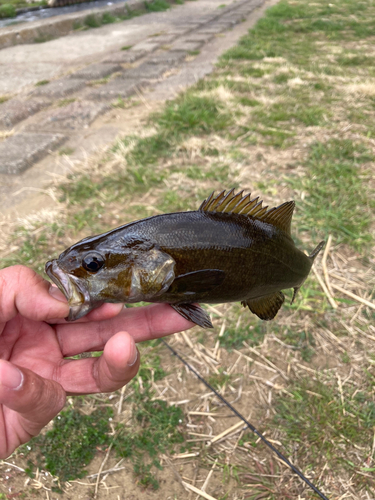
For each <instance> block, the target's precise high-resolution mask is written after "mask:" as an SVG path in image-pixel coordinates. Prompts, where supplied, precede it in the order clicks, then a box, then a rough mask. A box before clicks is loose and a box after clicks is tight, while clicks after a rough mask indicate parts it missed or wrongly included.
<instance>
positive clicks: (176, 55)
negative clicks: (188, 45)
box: [139, 49, 186, 67]
mask: <svg viewBox="0 0 375 500" xmlns="http://www.w3.org/2000/svg"><path fill="white" fill-rule="evenodd" d="M183 50H184V49H181V50H173V51H172V50H167V51H165V52H160V53H159V54H155V55H153V56H152V57H150V58H149V59H148V60H147V62H146V63H145V64H147V63H151V64H156V65H163V64H166V65H168V66H174V65H176V64H178V63H179V62H181V61H183V60H184V59H185V57H186V51H183ZM141 66H142V65H141ZM141 66H139V67H141Z"/></svg>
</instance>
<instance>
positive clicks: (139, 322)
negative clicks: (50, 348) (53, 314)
mask: <svg viewBox="0 0 375 500" xmlns="http://www.w3.org/2000/svg"><path fill="white" fill-rule="evenodd" d="M193 326H195V325H194V323H191V322H190V321H187V320H186V319H184V318H183V317H182V316H181V315H180V314H178V312H176V311H175V310H174V309H172V307H171V306H170V305H168V304H152V305H149V306H144V307H132V308H129V309H125V310H124V311H122V312H121V313H120V314H119V315H117V316H116V317H114V318H111V319H107V320H104V321H97V322H90V323H76V324H74V323H69V324H66V325H56V326H55V329H56V333H57V339H58V342H59V344H60V348H61V352H62V353H63V355H64V356H74V355H76V354H79V353H81V352H87V351H101V350H102V349H103V348H104V346H105V344H106V342H107V341H108V339H110V338H111V337H112V336H113V335H114V334H115V333H117V332H119V331H126V332H128V333H129V334H130V335H131V336H132V337H133V338H134V340H135V341H136V342H143V341H145V340H153V339H157V338H160V337H164V336H166V335H171V334H172V333H176V332H181V331H183V330H187V329H189V328H192V327H193Z"/></svg>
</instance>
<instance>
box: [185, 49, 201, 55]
mask: <svg viewBox="0 0 375 500" xmlns="http://www.w3.org/2000/svg"><path fill="white" fill-rule="evenodd" d="M200 53H201V51H200V50H189V51H188V55H189V56H198V55H199V54H200Z"/></svg>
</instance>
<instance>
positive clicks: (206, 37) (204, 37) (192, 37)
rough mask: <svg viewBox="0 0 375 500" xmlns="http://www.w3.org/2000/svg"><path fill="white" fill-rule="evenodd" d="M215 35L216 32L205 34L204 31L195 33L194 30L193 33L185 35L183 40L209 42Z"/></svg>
mask: <svg viewBox="0 0 375 500" xmlns="http://www.w3.org/2000/svg"><path fill="white" fill-rule="evenodd" d="M214 36H215V34H214V33H205V34H203V33H195V32H194V31H193V33H190V34H188V35H185V36H184V37H183V38H182V39H181V42H182V41H184V42H202V43H207V42H209V41H210V40H212V39H213V37H214Z"/></svg>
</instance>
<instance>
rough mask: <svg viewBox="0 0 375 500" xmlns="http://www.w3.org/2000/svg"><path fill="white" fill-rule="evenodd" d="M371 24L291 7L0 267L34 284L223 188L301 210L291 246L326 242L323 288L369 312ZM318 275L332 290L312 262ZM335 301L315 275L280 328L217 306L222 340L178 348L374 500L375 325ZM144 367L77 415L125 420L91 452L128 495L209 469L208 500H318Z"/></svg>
mask: <svg viewBox="0 0 375 500" xmlns="http://www.w3.org/2000/svg"><path fill="white" fill-rule="evenodd" d="M374 19H375V10H374V6H373V5H372V3H371V2H370V1H367V0H366V1H363V2H361V3H358V2H354V0H343V1H342V2H338V3H335V4H329V5H328V4H327V3H326V2H323V0H317V1H316V2H308V1H307V0H296V1H293V2H291V1H290V2H288V1H286V0H281V1H280V2H279V3H278V4H277V5H275V6H274V7H272V8H271V9H269V10H268V11H267V12H266V14H265V16H264V17H263V18H262V19H261V20H260V21H259V22H258V23H257V25H256V26H255V27H254V29H252V30H251V31H249V32H248V34H247V35H245V36H244V37H243V38H242V39H241V40H240V42H239V43H238V44H237V46H235V47H233V48H232V49H230V50H229V51H227V52H226V53H225V54H224V55H223V56H222V57H221V58H220V60H219V63H218V65H217V67H216V69H215V71H214V72H213V73H212V74H211V75H209V76H207V77H206V78H205V79H204V80H203V81H200V82H198V83H197V84H196V85H195V86H194V87H192V88H191V89H189V90H187V91H185V92H184V93H182V94H181V95H180V96H179V97H177V98H176V99H173V100H171V101H168V102H167V103H166V104H165V105H164V106H163V107H162V108H161V110H159V111H158V112H156V113H152V114H151V115H150V117H149V119H148V121H147V122H142V123H141V124H140V126H139V128H135V129H134V132H133V133H132V135H129V136H127V137H123V138H122V139H120V140H119V141H118V142H117V143H116V144H115V145H114V146H113V147H112V148H111V149H110V150H109V151H107V152H106V153H105V155H103V157H101V158H100V160H99V161H95V162H94V161H92V162H91V163H90V164H89V165H88V166H86V167H84V166H82V169H77V170H76V171H75V172H74V173H73V174H71V175H70V177H69V178H68V179H67V180H66V182H64V183H62V184H60V185H59V186H58V187H56V188H55V194H56V197H57V198H59V203H58V206H59V207H62V210H61V211H59V212H58V216H56V217H55V219H54V220H52V221H51V220H49V219H48V220H37V221H36V222H35V221H31V222H30V220H29V219H27V220H26V222H25V221H24V223H23V227H22V228H19V229H18V232H17V233H16V234H14V235H13V237H12V239H11V240H10V242H9V243H7V248H8V247H9V248H11V247H12V246H13V245H14V246H18V250H16V251H15V252H13V253H11V254H9V255H8V256H7V257H6V259H3V265H5V264H11V263H16V262H17V263H19V262H23V263H26V264H28V265H30V266H33V267H34V268H35V269H37V270H39V271H41V270H42V269H43V264H44V262H45V261H46V260H47V258H50V256H51V255H52V256H53V255H57V254H58V253H59V252H60V251H62V250H63V249H64V248H65V247H67V246H69V245H71V244H72V243H74V242H75V241H77V240H78V239H80V238H82V237H84V236H87V235H90V234H97V233H100V232H102V231H105V230H108V229H109V228H111V227H115V226H118V225H119V224H122V223H126V222H128V221H131V220H135V219H138V218H142V217H146V216H149V215H154V214H157V213H160V212H162V213H164V212H171V211H175V210H191V209H196V208H197V207H198V206H199V205H200V203H201V201H202V200H203V199H205V198H206V197H207V195H208V194H209V193H210V191H212V190H213V189H215V190H216V191H217V190H221V189H225V188H226V189H227V188H230V187H236V188H240V189H245V190H246V191H252V192H253V193H254V195H255V196H258V195H260V196H261V197H263V198H264V200H265V203H266V204H268V205H269V206H275V205H278V204H279V203H281V202H284V201H286V200H288V199H294V200H295V201H296V210H295V215H294V217H293V224H292V234H293V238H294V239H295V241H296V242H297V246H298V248H301V250H306V251H308V252H310V251H311V250H312V249H313V248H314V247H315V245H316V243H317V242H318V241H320V240H322V239H326V238H327V236H328V235H331V236H332V238H333V243H332V246H331V249H330V252H329V254H328V257H327V269H328V276H329V280H330V281H329V283H331V285H339V286H341V287H344V288H345V289H347V290H349V291H352V292H353V293H355V294H356V295H361V296H362V297H364V298H366V299H367V300H369V301H372V302H373V301H374V295H373V269H372V262H373V255H372V245H373V241H374V239H373V234H374V231H373V228H374V216H373V214H374V208H375V206H374V199H375V196H374V184H373V175H372V170H373V162H374V144H373V139H374V133H375V129H374V125H373V123H374V112H375V104H374V102H375V101H374V95H373V90H372V89H373V85H374V78H375V74H374V72H373V66H372V65H373V61H372V57H373V56H372V53H371V50H370V47H371V46H372V36H373V35H372V31H371V27H372V26H373V23H374ZM130 105H134V106H140V107H142V106H143V104H142V103H141V102H136V103H129V106H130ZM117 106H118V107H120V108H121V107H124V108H125V107H128V103H127V102H126V101H119V102H118V103H117ZM124 207H125V208H124ZM316 269H317V272H318V274H319V275H320V276H321V277H322V279H325V278H324V273H323V269H322V267H321V264H320V259H317V268H316ZM239 279H240V277H239ZM332 291H333V293H334V295H335V300H336V302H337V304H338V309H336V310H334V309H332V307H331V305H330V303H329V302H328V300H327V297H326V294H325V292H324V291H323V290H322V288H321V287H320V285H319V283H318V282H317V280H316V278H315V276H314V274H313V273H311V274H310V276H309V278H308V280H307V281H306V282H305V283H304V285H303V286H302V287H301V289H300V290H299V292H298V295H297V297H296V300H295V302H294V303H293V304H292V305H291V304H290V299H291V292H290V291H287V292H286V296H287V299H286V301H285V303H284V305H283V307H282V309H281V311H280V312H279V314H278V316H277V318H276V320H275V321H273V322H262V321H260V320H258V319H257V318H256V317H255V316H252V315H251V314H250V312H249V311H248V310H245V309H244V308H243V307H241V306H240V304H239V303H238V304H222V305H218V304H216V305H214V306H213V308H211V307H209V308H208V311H209V313H210V314H211V315H212V319H213V323H214V325H215V330H214V332H207V331H202V330H200V329H199V328H196V329H195V330H192V331H191V332H189V333H188V334H187V335H186V336H183V335H176V336H173V337H171V338H170V339H169V340H168V341H169V342H170V343H171V344H172V345H173V346H174V347H175V348H176V349H177V350H178V351H179V352H181V353H182V354H183V355H184V357H185V358H186V359H187V360H188V361H189V363H192V364H193V365H194V367H196V369H197V370H198V371H199V373H201V374H202V376H204V377H205V378H206V379H207V380H209V381H211V382H212V383H213V384H214V385H215V387H217V388H218V390H220V392H221V394H223V395H224V397H226V398H227V399H228V400H229V401H230V402H233V405H234V406H235V407H238V408H239V409H240V410H241V411H242V412H244V413H245V414H246V416H248V415H249V413H250V410H251V416H250V421H251V422H252V423H254V424H255V425H256V426H257V427H258V428H259V429H260V430H261V431H262V432H266V433H267V436H268V437H269V438H270V439H272V441H273V442H275V443H276V445H277V447H278V448H279V449H280V450H281V451H282V452H283V453H284V454H285V455H287V456H288V457H289V458H290V459H291V460H292V461H293V463H295V464H296V466H298V467H299V468H300V469H301V470H302V471H303V473H304V474H306V475H307V476H308V477H309V478H310V479H311V480H312V481H313V482H314V483H316V484H317V486H318V487H319V488H321V489H322V490H323V491H324V493H325V494H326V495H327V496H328V497H329V498H336V497H337V498H340V497H342V496H343V495H344V496H345V494H346V495H347V494H348V492H350V494H351V495H352V497H353V500H364V499H365V498H373V497H374V494H375V485H374V479H373V472H374V462H373V457H372V444H373V428H374V426H375V399H374V390H373V389H374V380H375V378H374V377H375V372H374V361H375V351H374V347H373V337H374V331H373V326H372V325H373V322H374V319H375V317H374V315H373V312H372V311H371V310H370V309H369V308H366V307H362V306H361V305H360V303H359V302H358V301H356V300H353V299H352V298H349V297H347V296H346V295H345V294H342V293H341V292H339V291H337V289H335V288H333V289H332ZM142 352H143V354H144V355H143V356H142V360H143V361H142V365H141V369H140V372H139V378H135V379H134V380H133V381H132V382H131V383H130V384H129V386H128V388H127V389H126V392H125V397H126V398H127V399H126V404H125V401H124V405H123V411H122V413H121V414H119V415H117V408H118V404H119V400H120V397H121V396H120V393H116V394H114V395H113V399H111V400H110V401H111V402H109V400H108V399H106V400H105V402H103V401H104V400H103V399H101V397H99V396H98V398H99V399H97V400H94V399H93V398H84V399H83V403H82V404H83V408H81V406H78V407H77V408H76V407H74V411H78V413H79V415H80V416H81V417H82V416H83V415H84V413H83V411H82V410H83V409H85V406H84V405H89V406H90V408H91V409H92V408H101V405H103V404H110V405H111V406H113V408H115V410H116V411H115V412H114V416H113V421H112V422H111V426H112V427H111V433H110V440H109V441H106V442H105V443H104V444H100V439H101V438H100V439H99V438H98V441H97V445H98V446H99V453H101V454H103V453H105V450H106V449H108V446H109V445H110V443H112V442H113V445H112V450H111V454H110V457H112V458H111V460H112V465H113V466H114V464H115V463H117V462H118V460H119V457H123V458H124V460H125V461H124V464H125V466H126V467H127V471H128V472H123V474H127V473H129V474H130V478H131V482H130V484H131V487H132V488H134V491H135V493H134V494H135V495H136V496H137V492H136V489H135V488H136V486H135V484H134V483H136V484H138V485H139V487H140V488H141V489H145V488H147V489H148V491H147V494H148V495H149V496H150V498H153V499H155V500H156V499H157V498H161V497H163V498H164V497H167V496H171V498H173V495H175V496H176V498H179V495H181V491H182V490H181V491H180V490H178V488H180V487H179V486H178V483H176V482H175V477H174V476H173V480H172V482H168V481H167V479H166V478H167V477H168V473H169V472H170V470H171V469H170V467H169V466H168V468H167V467H165V464H168V465H170V464H171V463H172V464H173V467H174V469H175V472H177V474H179V475H180V476H181V477H183V480H184V481H185V480H191V481H193V480H194V478H195V480H196V482H195V484H197V485H198V487H200V486H201V485H203V484H204V481H205V479H206V478H207V476H208V474H209V473H211V472H210V471H211V470H212V475H211V476H210V482H209V483H208V486H207V490H206V491H207V493H209V494H211V495H212V496H214V497H215V498H228V499H231V498H238V499H241V500H244V499H253V500H255V499H260V498H269V499H278V500H286V499H288V498H298V497H301V498H302V497H303V498H306V499H312V498H314V496H313V494H312V493H310V492H309V491H308V490H307V489H306V488H305V487H304V486H303V485H302V484H301V483H300V481H299V480H297V479H296V477H295V475H294V474H292V473H291V472H289V471H288V470H287V469H285V468H284V467H282V466H281V465H280V464H279V463H278V461H277V460H276V459H275V457H273V456H272V455H270V454H269V452H268V451H266V450H265V449H264V447H263V445H262V444H261V443H259V442H258V441H257V439H255V438H254V436H253V435H252V434H251V433H250V432H247V431H246V432H242V431H241V432H238V433H237V434H233V435H228V436H227V437H226V438H225V439H224V440H223V441H222V442H219V443H216V444H214V445H212V446H207V445H206V441H207V437H200V436H210V435H212V436H213V435H218V434H220V433H221V432H222V431H223V430H225V429H227V428H229V427H230V426H232V425H233V423H235V422H232V421H231V420H229V419H228V418H227V414H226V410H225V409H224V408H221V407H219V408H217V402H216V400H215V399H214V398H212V397H211V396H210V395H207V394H206V392H205V391H206V390H205V389H204V388H203V386H201V385H200V384H199V383H198V382H197V381H196V380H195V379H194V378H193V377H192V376H191V375H190V374H188V373H186V372H185V370H184V369H183V368H182V367H181V365H180V364H179V362H178V360H177V359H175V358H170V357H169V356H168V355H167V353H166V351H165V350H164V348H163V347H161V346H159V344H158V343H157V341H155V342H153V343H150V344H148V345H147V346H146V347H144V348H143V349H142ZM115 405H117V406H115ZM68 411H72V409H71V408H70V409H69V408H68ZM205 412H209V414H210V418H209V417H208V416H206V415H205ZM85 413H87V412H85ZM216 414H217V415H218V416H216ZM92 415H93V413H92ZM80 425H81V424H77V426H78V428H80ZM239 431H240V430H239ZM72 434H73V433H72ZM72 438H74V436H72ZM50 439H51V438H50ZM181 453H182V454H185V453H187V454H189V455H190V454H194V453H199V456H196V457H195V456H194V457H193V456H189V457H188V458H184V459H183V461H181V462H180V461H179V460H180V459H177V458H176V459H175V458H174V457H175V456H176V454H181ZM55 455H56V456H57V455H58V452H56V453H55ZM228 456H230V465H228V458H227V457H228ZM99 458H100V460H102V458H103V457H102V455H99ZM88 460H89V459H87V460H84V459H83V458H82V463H86V464H87V462H88ZM21 464H22V462H21ZM214 464H215V466H214ZM96 465H97V464H96ZM96 465H95V467H94V468H93V467H91V468H90V466H87V467H82V468H78V467H77V474H84V472H83V471H84V470H89V471H90V472H91V471H93V472H97V467H96ZM40 467H42V468H44V470H45V467H46V465H45V463H43V464H42V463H41V465H40ZM62 474H63V473H62V472H60V475H62ZM116 474H120V472H117V473H116ZM195 474H196V475H195ZM65 477H68V476H65ZM118 477H119V476H118ZM124 477H127V476H122V478H124ZM186 478H187V479H186ZM195 480H194V481H195ZM224 480H225V481H224ZM107 481H108V484H109V485H115V484H116V483H115V481H114V482H113V483H111V479H110V478H108V479H106V482H107ZM164 481H166V482H165V483H164ZM106 484H107V483H106ZM121 484H123V482H122V483H121ZM174 485H175V486H176V488H177V490H176V492H175V490H174V489H173V488H174ZM350 488H352V489H350ZM156 489H158V490H157V491H156V492H154V490H156ZM99 493H100V492H99ZM132 494H133V491H132ZM140 494H141V493H140Z"/></svg>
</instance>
